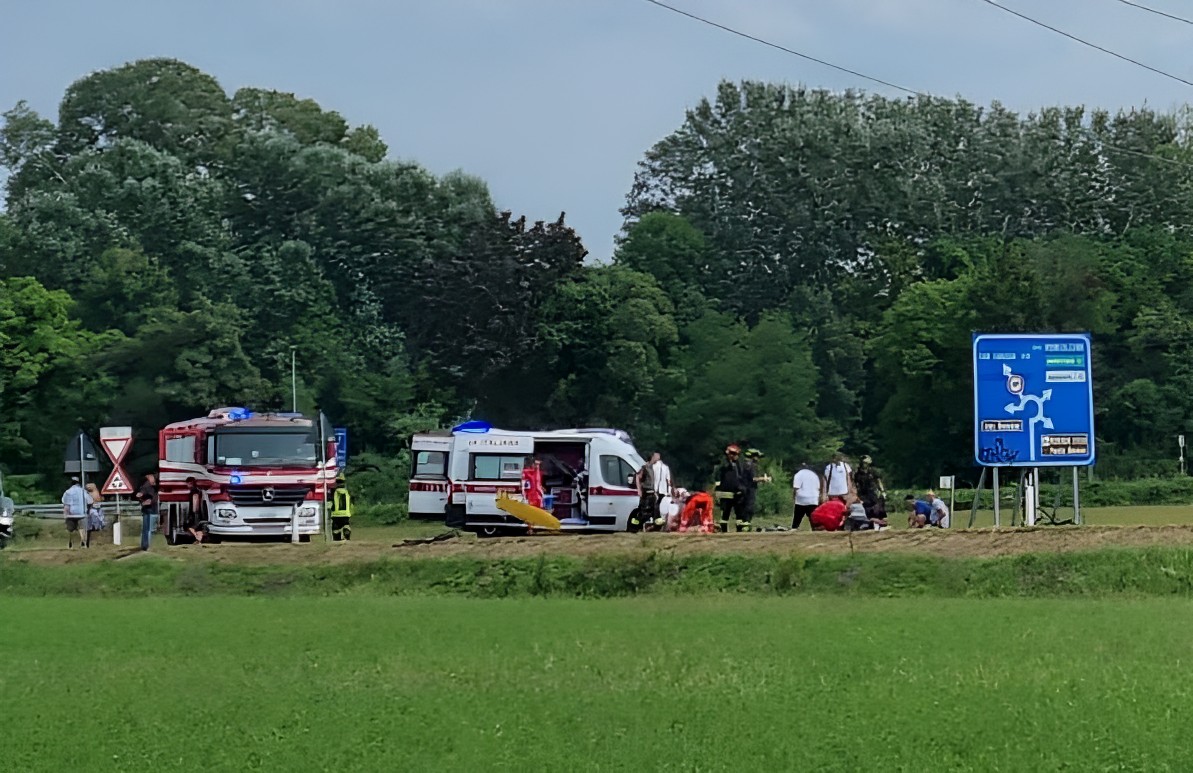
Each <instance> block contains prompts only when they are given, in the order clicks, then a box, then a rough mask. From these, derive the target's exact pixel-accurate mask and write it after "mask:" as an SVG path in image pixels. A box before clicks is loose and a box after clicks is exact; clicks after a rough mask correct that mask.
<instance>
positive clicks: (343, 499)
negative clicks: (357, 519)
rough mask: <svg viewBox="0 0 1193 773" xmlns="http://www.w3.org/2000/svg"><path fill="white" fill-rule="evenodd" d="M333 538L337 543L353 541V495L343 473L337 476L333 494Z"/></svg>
mask: <svg viewBox="0 0 1193 773" xmlns="http://www.w3.org/2000/svg"><path fill="white" fill-rule="evenodd" d="M331 538H332V539H333V540H335V541H336V542H340V541H341V540H342V541H348V540H350V539H352V495H351V494H350V493H348V484H347V483H346V482H345V478H344V473H342V472H341V473H340V474H339V475H337V476H336V488H335V491H333V492H332V493H331Z"/></svg>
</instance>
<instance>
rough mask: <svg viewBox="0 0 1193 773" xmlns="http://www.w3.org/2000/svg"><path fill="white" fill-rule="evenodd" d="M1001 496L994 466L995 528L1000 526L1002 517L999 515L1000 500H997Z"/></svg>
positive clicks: (996, 470) (1000, 511) (996, 469)
mask: <svg viewBox="0 0 1193 773" xmlns="http://www.w3.org/2000/svg"><path fill="white" fill-rule="evenodd" d="M1001 496H1002V492H1001V491H999V490H998V468H997V467H995V468H994V528H996V529H997V528H999V527H1000V526H1002V519H1001V517H1000V515H1001V513H1002V502H1000V501H999V498H1000V497H1001Z"/></svg>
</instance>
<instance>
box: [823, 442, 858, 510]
mask: <svg viewBox="0 0 1193 773" xmlns="http://www.w3.org/2000/svg"><path fill="white" fill-rule="evenodd" d="M856 491H857V489H856V488H855V487H854V483H853V468H852V467H850V466H849V461H848V460H847V459H846V458H845V454H842V453H836V454H833V460H832V461H831V462H829V464H828V466H827V467H825V468H824V491H823V492H822V494H821V500H822V501H823V500H827V499H830V498H832V497H840V498H844V497H847V496H849V495H851V494H854V493H856Z"/></svg>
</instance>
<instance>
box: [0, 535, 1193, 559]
mask: <svg viewBox="0 0 1193 773" xmlns="http://www.w3.org/2000/svg"><path fill="white" fill-rule="evenodd" d="M1151 546H1165V547H1180V546H1188V547H1190V548H1193V526H1078V527H1041V528H1035V529H998V530H994V529H983V530H962V529H956V530H946V531H939V530H923V531H907V530H889V531H883V532H859V533H855V534H846V533H825V532H761V533H754V534H714V535H688V534H606V535H568V534H542V535H535V536H523V537H505V538H500V539H478V538H476V537H474V536H472V535H467V534H461V535H459V536H458V537H455V538H451V539H445V540H442V541H439V542H432V543H418V542H414V543H413V544H403V543H402V541H401V540H400V539H399V540H386V541H381V540H371V541H359V542H356V541H354V542H350V543H336V544H332V545H326V544H322V543H313V544H306V545H289V544H220V545H208V546H202V547H200V546H197V545H187V546H183V547H175V548H157V547H155V548H154V550H153V551H152V552H151V553H149V554H142V553H141V552H140V551H139V550H136V549H135V548H131V549H130V548H128V547H119V548H118V547H114V546H110V545H107V546H102V547H98V548H92V549H90V550H77V549H76V550H73V551H68V550H65V549H57V548H35V549H29V550H13V551H6V554H5V555H6V557H7V558H9V559H12V560H18V561H29V562H31V563H38V564H60V565H69V564H83V563H92V562H98V561H111V560H120V561H136V560H140V559H141V557H142V556H145V557H150V556H152V557H163V556H164V557H168V558H171V559H174V560H178V561H183V562H188V563H189V562H217V563H231V564H299V565H318V564H325V563H328V564H336V563H348V562H360V561H375V560H379V559H410V558H419V559H426V558H478V559H505V558H528V557H529V558H537V557H538V556H574V557H587V556H599V555H624V554H642V553H649V552H657V553H661V554H666V555H672V556H687V555H710V554H723V555H760V554H790V553H803V554H808V555H841V554H847V553H884V552H885V553H898V554H913V555H929V556H938V557H944V558H948V557H957V558H962V557H992V556H1007V555H1019V554H1024V553H1054V552H1074V551H1087V550H1099V549H1102V548H1130V547H1151Z"/></svg>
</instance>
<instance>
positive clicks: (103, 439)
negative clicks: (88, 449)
mask: <svg viewBox="0 0 1193 773" xmlns="http://www.w3.org/2000/svg"><path fill="white" fill-rule="evenodd" d="M99 443H100V445H101V446H103V447H104V451H106V452H107V454H108V458H109V459H111V460H112V464H114V465H116V466H117V467H119V466H120V463H121V462H122V461H124V457H125V455H126V454H128V450H129V448H131V447H132V444H133V428H132V427H101V428H100V430H99Z"/></svg>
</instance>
